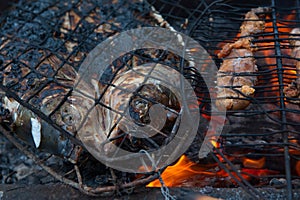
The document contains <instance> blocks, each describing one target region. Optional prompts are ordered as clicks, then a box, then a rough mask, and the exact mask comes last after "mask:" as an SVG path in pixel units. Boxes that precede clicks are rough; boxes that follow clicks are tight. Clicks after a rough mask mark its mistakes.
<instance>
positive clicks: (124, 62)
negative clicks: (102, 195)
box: [0, 0, 194, 156]
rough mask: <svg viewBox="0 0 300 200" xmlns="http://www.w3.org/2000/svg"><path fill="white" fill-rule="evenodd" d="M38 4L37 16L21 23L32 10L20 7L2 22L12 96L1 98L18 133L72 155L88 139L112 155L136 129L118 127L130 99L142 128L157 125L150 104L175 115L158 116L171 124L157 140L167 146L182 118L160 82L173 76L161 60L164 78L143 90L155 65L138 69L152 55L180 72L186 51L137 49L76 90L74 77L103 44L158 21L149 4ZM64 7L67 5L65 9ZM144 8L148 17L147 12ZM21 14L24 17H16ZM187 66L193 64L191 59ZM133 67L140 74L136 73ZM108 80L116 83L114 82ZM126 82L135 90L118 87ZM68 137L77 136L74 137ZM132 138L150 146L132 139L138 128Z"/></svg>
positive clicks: (130, 144)
mask: <svg viewBox="0 0 300 200" xmlns="http://www.w3.org/2000/svg"><path fill="white" fill-rule="evenodd" d="M36 3H37V4H38V5H40V6H41V8H38V6H37V7H36V8H35V10H34V11H35V12H37V13H38V12H40V13H39V14H38V15H34V16H35V17H33V16H31V17H33V18H34V19H33V20H31V21H30V22H27V21H26V20H22V19H26V16H23V17H22V15H27V14H28V13H29V14H30V13H31V12H29V11H28V12H26V13H23V12H18V11H17V10H16V11H14V12H12V13H11V14H10V15H8V17H7V18H6V21H5V23H3V25H2V27H1V29H2V32H1V37H2V41H3V42H2V43H1V51H0V55H5V57H3V62H2V65H1V67H2V69H3V70H2V71H1V72H0V78H1V81H2V82H1V84H0V86H1V89H2V90H4V92H5V93H6V97H4V98H3V99H2V101H3V105H4V108H5V109H6V110H8V111H9V112H10V115H11V118H12V119H11V124H10V126H11V128H12V130H13V131H15V132H16V134H17V135H18V136H19V137H20V138H22V139H23V140H25V141H26V142H27V143H29V144H31V145H33V146H34V147H36V148H38V149H41V150H47V151H48V152H50V153H54V154H61V155H63V156H67V155H69V154H70V153H72V152H73V151H72V149H73V147H74V145H82V143H83V144H84V145H85V146H87V145H90V146H96V147H97V148H98V147H99V146H101V144H102V145H103V147H104V152H105V153H111V152H112V151H113V147H114V146H115V145H114V144H119V143H120V142H119V140H118V137H119V136H120V135H122V133H124V132H126V131H127V132H130V131H131V132H132V130H128V129H127V130H124V128H125V129H126V127H123V129H121V128H120V127H119V126H118V125H117V126H115V124H117V123H118V118H119V117H120V116H119V115H118V114H116V112H118V111H121V110H122V109H123V108H124V107H125V106H126V103H128V102H127V101H130V105H129V113H130V117H132V118H133V119H134V120H135V122H136V123H137V124H140V125H141V126H142V125H144V124H148V123H150V121H151V120H150V116H151V112H150V108H151V107H152V106H153V105H154V104H157V103H159V104H161V105H163V106H165V107H168V108H169V109H170V110H171V111H172V112H173V113H172V112H171V111H169V112H166V113H160V114H162V116H159V115H158V119H163V118H165V117H166V126H163V127H160V128H162V129H164V130H163V131H162V132H160V136H159V137H158V138H156V139H155V138H153V139H154V140H155V141H156V142H157V143H161V144H162V143H163V141H164V140H162V139H161V138H167V135H168V134H169V133H170V132H171V130H170V128H172V125H174V122H175V119H176V118H175V115H174V112H178V111H179V110H180V107H179V104H178V101H177V100H176V98H175V97H174V94H172V92H171V91H170V90H169V89H168V88H167V87H165V86H164V85H163V84H161V83H160V81H159V80H165V79H167V80H168V81H171V79H172V78H173V77H174V76H173V74H172V73H169V72H168V71H167V70H166V69H165V68H164V67H162V66H160V65H159V66H160V67H156V68H155V71H154V72H153V76H155V77H156V79H157V80H152V81H150V80H148V81H146V82H145V85H144V86H143V87H140V88H139V87H138V84H139V83H142V82H143V80H144V79H145V76H146V73H148V72H149V71H150V70H149V68H146V67H145V68H142V69H136V68H135V67H136V66H137V65H141V64H143V63H145V60H148V62H149V59H153V60H159V61H160V62H165V64H166V65H168V63H169V64H171V65H172V67H173V68H175V69H177V70H179V65H180V64H181V61H180V59H181V58H180V57H179V56H177V55H174V54H172V53H171V52H169V53H166V51H162V50H157V51H155V50H139V51H136V52H134V53H133V54H135V55H133V54H126V55H124V56H123V57H121V58H120V59H118V60H116V61H113V63H112V65H110V66H107V69H106V71H105V73H104V77H101V78H102V79H101V80H92V81H91V82H90V83H86V84H81V85H80V87H79V88H78V87H76V90H73V89H74V88H73V87H74V85H75V80H76V79H80V77H79V74H78V72H77V71H78V68H79V66H80V64H81V63H82V62H83V60H84V58H85V57H86V55H87V54H88V53H89V52H90V51H91V50H92V49H93V48H94V47H95V46H96V45H98V44H99V43H100V42H101V41H103V40H105V39H106V38H108V37H111V36H114V35H116V34H118V33H120V32H121V31H125V30H127V29H131V28H138V27H141V26H154V25H156V24H157V23H158V24H159V23H160V22H161V21H160V18H159V20H158V21H157V19H156V18H155V17H153V16H155V15H154V14H153V13H152V10H151V9H150V7H147V4H144V3H143V1H138V0H137V1H124V0H120V1H113V2H107V3H105V2H98V1H92V0H90V1H72V3H70V2H59V1H55V2H52V1H43V2H39V1H37V2H36ZM29 5H30V6H29ZM29 5H28V8H27V6H26V5H25V6H24V9H32V8H31V7H32V6H33V7H34V6H35V3H32V4H29ZM60 6H61V7H64V8H65V9H58V8H57V7H60ZM44 7H47V9H43V8H44ZM140 9H142V10H140ZM141 12H143V14H144V15H140V13H141ZM145 13H148V15H145ZM15 15H17V16H18V19H19V18H20V20H15ZM164 26H166V24H165V23H164ZM143 59H144V60H143ZM184 63H185V64H184V65H185V66H188V62H186V61H184ZM132 69H134V71H136V72H138V73H139V74H137V73H134V72H129V71H130V70H132ZM191 70H193V69H191ZM173 71H174V69H173ZM184 71H185V70H184ZM185 72H186V71H185ZM118 73H120V74H118ZM193 73H194V72H193ZM140 74H142V75H140ZM107 80H111V81H112V82H110V83H107V82H106V81H107ZM174 82H177V83H179V82H180V81H179V80H177V81H174ZM107 85H109V87H108V89H107V90H106V89H105V88H106V87H107ZM111 85H113V86H111ZM115 85H117V86H118V87H117V88H115V87H114V86H115ZM120 87H122V88H123V90H127V91H130V92H129V93H128V92H127V93H126V92H124V91H123V92H122V91H120V90H118V89H119V88H120ZM135 90H137V92H136V93H134V92H135ZM89 94H92V96H89ZM133 94H135V95H133ZM101 95H103V99H102V100H101V103H103V104H104V105H106V106H107V107H105V106H99V105H97V106H96V108H95V109H92V108H93V106H94V105H95V104H96V100H97V98H99V96H101ZM123 100H124V101H123ZM125 100H126V101H125ZM113 109H115V110H113ZM89 110H92V111H91V112H89ZM3 123H5V122H3ZM51 124H52V125H54V126H55V127H56V128H59V130H60V131H58V130H56V129H55V128H53V127H52V125H51ZM79 129H84V130H87V131H86V132H85V133H84V136H81V135H80V134H77V132H78V130H79ZM158 132H159V131H158ZM65 134H68V136H70V139H71V141H70V140H69V137H67V138H66V137H65ZM127 135H128V137H127V138H126V142H127V143H126V145H127V148H129V149H130V150H132V151H138V150H139V149H147V148H149V147H148V146H147V145H145V144H144V143H143V142H145V140H138V139H136V137H133V136H132V135H134V133H132V134H131V135H130V134H127ZM105 143H106V144H105ZM148 143H149V142H148ZM104 144H105V145H104ZM92 149H93V148H90V150H91V151H93V150H92ZM94 150H97V149H96V148H95V149H94Z"/></svg>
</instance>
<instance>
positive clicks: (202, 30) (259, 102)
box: [150, 0, 300, 199]
mask: <svg viewBox="0 0 300 200" xmlns="http://www.w3.org/2000/svg"><path fill="white" fill-rule="evenodd" d="M150 1H151V0H150ZM159 2H160V3H162V5H160V4H158V5H160V6H161V9H159V8H157V7H156V9H157V10H158V11H160V12H161V13H162V15H163V16H164V17H165V19H166V20H167V21H168V19H170V23H171V25H172V20H175V21H176V19H175V18H176V17H175V16H174V15H172V10H173V8H172V9H170V11H169V13H168V12H167V13H164V12H163V11H164V9H165V8H164V6H165V7H166V5H170V4H172V5H171V6H173V5H174V6H176V3H175V2H173V1H168V2H166V1H164V0H162V1H159ZM228 2H230V1H228ZM268 2H269V3H266V4H265V5H264V6H269V7H272V13H271V15H272V19H271V20H272V26H273V29H274V33H264V34H262V35H266V36H268V35H269V36H273V37H272V39H258V40H257V42H258V43H260V42H267V41H268V40H269V41H275V51H276V55H275V56H269V57H273V58H274V59H275V60H276V66H277V67H276V68H274V69H268V68H264V70H263V71H261V70H260V71H259V73H258V74H257V75H263V74H264V73H265V74H266V75H268V74H271V75H272V74H277V75H278V78H277V80H276V79H271V78H268V76H266V77H265V76H263V77H262V79H265V81H266V82H268V81H270V80H272V81H273V83H272V84H276V82H277V83H278V84H276V88H278V91H280V95H279V96H272V95H270V96H263V97H260V96H257V97H255V98H251V102H252V103H255V104H256V106H258V107H260V110H254V111H252V110H250V111H249V110H245V111H239V113H237V112H235V111H229V114H230V115H232V116H235V115H236V116H243V117H247V116H259V115H262V114H264V115H266V116H267V117H268V118H270V119H271V120H272V121H274V122H276V123H278V124H279V125H280V126H281V128H280V129H278V130H277V129H275V130H270V131H271V132H269V133H267V134H266V133H262V134H261V136H266V135H268V134H269V135H274V134H281V135H282V138H283V142H278V143H269V144H268V145H267V146H270V147H277V148H279V147H284V161H285V169H286V172H285V177H286V179H287V184H286V189H287V194H288V195H287V198H288V199H292V183H291V180H292V177H291V165H290V153H289V149H290V148H294V149H298V150H299V147H298V146H297V145H293V144H291V143H290V142H289V140H288V136H287V134H288V132H290V133H291V132H292V133H295V134H298V135H299V134H300V133H299V132H298V131H293V130H288V127H287V125H292V126H299V124H297V123H293V122H290V121H287V119H286V112H289V113H295V114H297V115H299V114H300V111H299V110H295V109H289V108H286V107H285V105H284V101H285V100H284V98H285V97H284V94H283V87H284V86H286V81H285V82H284V81H283V74H284V73H285V72H284V67H283V65H282V62H281V59H282V58H290V56H286V55H283V54H281V52H280V50H281V47H280V42H281V41H282V40H286V39H282V38H279V33H278V27H277V25H276V22H277V11H279V10H277V9H278V8H279V7H280V3H278V1H277V2H276V3H277V5H275V1H274V0H272V2H271V1H268ZM152 3H154V4H155V1H152ZM179 4H180V1H177V5H178V7H179V8H180V7H181V5H179ZM200 4H201V6H202V10H201V11H206V12H208V13H214V12H215V13H218V12H224V13H225V15H226V14H227V15H230V14H231V13H234V12H231V13H230V11H226V10H218V9H217V10H214V9H215V7H213V8H212V9H209V10H206V9H205V8H206V6H208V4H205V3H203V1H201V3H199V5H200ZM296 4H297V8H298V9H299V5H300V3H299V1H297V2H296ZM219 5H221V3H220V4H219ZM223 5H225V6H226V7H231V6H229V5H226V4H223ZM241 5H242V4H241ZM247 6H250V7H257V6H260V5H254V4H251V5H247ZM247 6H246V7H243V6H241V7H242V8H241V9H244V12H243V13H242V14H241V15H240V17H243V15H244V13H246V12H247V11H249V10H250V8H247ZM276 6H277V7H276ZM195 7H196V6H195ZM197 8H199V6H198V7H197ZM280 8H281V7H280ZM185 9H186V8H185ZM234 9H235V8H234V6H233V7H232V10H234ZM281 9H282V10H281V11H284V12H289V11H292V10H293V9H295V8H294V7H285V8H281ZM236 10H237V11H239V12H238V13H241V12H240V10H239V8H236ZM201 11H196V12H193V13H197V14H198V15H200V16H203V15H204V13H201ZM208 13H206V14H208ZM233 15H234V14H233ZM186 16H188V17H187V18H188V19H189V20H190V17H191V15H186ZM212 16H213V15H212ZM299 16H300V14H299V12H297V19H296V20H295V21H294V20H288V21H287V22H292V23H296V24H297V23H298V22H299V19H300V17H299ZM177 18H179V19H180V17H177ZM191 18H192V17H191ZM234 18H236V20H238V21H240V22H242V20H241V19H239V17H238V14H237V16H234ZM201 20H203V21H204V20H205V19H201V18H199V19H198V22H200V23H199V24H197V23H195V24H193V25H192V26H195V27H196V28H195V27H189V28H190V30H194V31H192V32H191V33H190V36H192V37H193V38H194V39H196V40H197V41H200V43H201V44H204V46H205V44H217V43H220V42H230V40H231V39H230V37H229V36H230V35H224V36H223V37H216V38H213V37H212V38H210V37H207V38H205V37H201V36H203V35H204V36H205V35H206V33H207V31H206V30H207V29H210V27H209V23H202V22H201ZM178 21H180V22H183V21H184V18H181V19H180V20H178ZM178 21H177V23H176V22H174V23H173V24H175V27H176V28H175V29H176V30H179V31H182V32H184V33H186V30H182V28H181V27H180V26H178V24H180V23H178ZM281 21H282V22H285V20H284V19H282V20H281ZM176 25H177V26H176ZM197 26H198V28H197ZM287 27H291V25H287ZM224 29H225V28H224ZM211 30H213V27H212V28H211ZM212 32H213V31H212ZM281 34H282V33H281ZM283 34H284V33H283ZM285 34H286V35H287V37H288V35H289V34H288V33H285ZM207 35H209V34H207ZM220 35H222V33H220ZM231 36H233V37H234V36H235V35H231ZM254 42H256V41H254ZM273 48H274V47H273V46H269V47H266V46H264V47H262V49H265V50H266V49H273ZM207 49H208V51H210V52H213V51H214V50H215V49H217V48H216V47H215V45H211V46H210V45H208V48H207ZM212 54H213V53H212ZM212 56H214V55H212ZM258 57H259V56H258ZM265 57H266V56H265V55H264V56H261V58H265ZM265 65H266V64H265ZM292 67H293V68H294V67H295V66H292ZM273 86H274V85H273ZM256 88H257V89H258V93H260V91H262V92H274V87H273V88H272V86H271V85H270V86H269V88H270V89H269V91H268V90H267V88H268V86H266V85H258V86H256ZM276 91H277V90H276ZM278 99H279V100H278ZM270 102H273V103H278V104H279V107H278V108H275V109H265V108H264V107H263V106H264V104H265V103H270ZM276 112H280V113H281V119H276V118H274V117H272V114H273V113H276ZM243 135H244V136H251V135H252V134H251V133H247V134H241V133H236V134H235V133H229V134H226V135H225V136H224V137H234V136H239V137H243ZM258 135H260V134H258ZM258 135H256V136H258ZM253 136H255V135H254V134H253ZM232 145H233V146H234V144H232ZM229 146H230V145H229ZM236 146H237V147H238V146H239V145H238V144H237V145H236ZM248 146H253V147H254V148H253V150H254V152H253V153H254V154H253V155H268V156H272V157H276V156H278V155H281V154H270V153H269V154H267V153H259V152H257V153H256V152H255V149H256V147H255V144H253V145H251V144H248ZM263 146H264V145H263ZM258 149H259V148H258ZM217 151H219V150H218V149H217ZM221 157H222V158H225V157H223V156H221ZM217 162H218V161H217ZM228 162H230V161H228ZM235 171H236V170H235ZM274 177H275V176H274ZM239 184H240V183H239Z"/></svg>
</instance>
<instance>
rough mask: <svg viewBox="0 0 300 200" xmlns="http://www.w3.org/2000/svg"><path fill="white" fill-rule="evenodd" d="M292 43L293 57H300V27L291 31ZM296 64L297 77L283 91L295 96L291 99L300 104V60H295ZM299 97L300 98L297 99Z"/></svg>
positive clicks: (290, 96)
mask: <svg viewBox="0 0 300 200" xmlns="http://www.w3.org/2000/svg"><path fill="white" fill-rule="evenodd" d="M290 34H291V36H290V39H291V40H290V45H291V46H292V47H293V50H292V55H291V57H292V58H295V59H299V58H300V28H294V29H293V30H292V31H291V32H290ZM295 65H296V74H297V79H296V80H294V81H293V82H292V83H291V84H289V85H288V86H287V87H286V88H284V90H283V92H284V94H285V96H286V97H288V98H294V99H295V100H294V99H293V100H289V101H290V102H292V103H296V104H300V61H298V60H297V61H295ZM297 98H298V99H299V100H297Z"/></svg>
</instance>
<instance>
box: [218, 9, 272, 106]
mask: <svg viewBox="0 0 300 200" xmlns="http://www.w3.org/2000/svg"><path fill="white" fill-rule="evenodd" d="M268 10H269V8H263V7H259V8H256V9H252V10H251V11H249V12H248V13H247V14H246V15H245V21H244V22H243V23H242V25H241V27H240V31H241V34H240V35H241V38H239V39H238V40H237V41H236V42H234V43H227V44H226V45H225V46H224V47H223V48H222V50H221V51H220V52H219V53H218V57H219V58H223V59H224V61H223V63H222V65H221V67H220V69H219V71H218V73H217V86H218V89H219V91H218V95H217V98H218V99H217V101H216V105H217V107H218V108H219V109H221V110H224V109H226V110H239V109H245V108H246V107H247V106H248V105H249V103H250V102H249V101H248V100H244V99H242V98H244V96H251V95H253V94H254V92H255V89H254V88H253V86H254V85H255V84H256V82H257V77H256V76H254V75H253V73H255V72H256V71H257V66H256V64H255V63H256V60H255V59H254V58H253V52H255V50H256V49H255V48H254V47H253V45H252V43H251V40H252V39H253V36H252V35H253V34H257V33H261V32H263V31H264V28H265V21H264V20H263V17H264V16H265V15H264V14H261V15H260V14H259V13H265V12H268Z"/></svg>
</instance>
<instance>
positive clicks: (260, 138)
mask: <svg viewBox="0 0 300 200" xmlns="http://www.w3.org/2000/svg"><path fill="white" fill-rule="evenodd" d="M148 2H149V4H148V3H147V2H140V1H131V2H127V1H113V2H108V1H107V2H97V1H92V0H89V1H79V0H78V1H70V2H69V1H65V2H60V1H36V2H21V3H20V4H19V5H17V6H16V8H15V9H13V10H12V11H10V12H9V14H8V15H7V16H6V17H3V18H2V19H1V20H2V21H1V33H0V35H1V46H0V47H1V51H0V61H1V74H0V77H1V81H2V84H1V86H0V87H1V89H2V90H3V91H4V92H5V94H6V95H7V96H9V97H12V98H14V99H15V100H17V101H18V102H19V103H20V104H21V105H23V106H24V107H26V108H28V109H30V110H32V111H33V112H34V113H36V114H37V115H38V116H39V117H41V118H42V119H43V120H44V121H45V122H46V123H48V124H49V126H54V127H55V128H56V129H58V130H59V131H60V132H62V133H64V137H68V138H70V140H71V141H72V144H73V145H79V146H81V142H80V141H78V140H77V139H76V137H73V135H71V134H70V133H69V132H68V131H66V130H65V129H64V128H62V127H61V126H60V125H59V124H56V123H55V122H54V121H55V119H56V116H57V115H56V113H57V112H58V111H59V110H60V107H61V106H63V104H64V102H66V101H67V97H68V96H70V95H71V86H72V84H73V83H74V82H73V81H74V80H72V78H73V77H74V74H76V72H73V71H74V70H75V71H76V70H78V68H79V66H80V64H81V63H82V62H83V60H84V58H85V56H86V55H87V54H88V53H89V52H90V51H91V50H92V49H93V48H94V47H95V46H96V45H97V44H98V43H100V42H101V41H103V40H105V39H106V38H107V37H109V36H112V35H114V34H116V33H119V32H121V31H124V30H129V29H131V28H137V27H140V26H155V25H157V24H159V23H158V21H157V20H156V19H155V18H154V17H153V12H154V11H153V10H152V9H151V5H153V6H154V8H155V10H156V11H157V12H159V13H160V14H161V15H162V16H163V18H164V19H165V20H166V21H167V22H169V23H170V25H171V26H173V27H174V28H175V29H176V30H177V31H180V32H182V33H185V34H187V35H189V36H191V37H192V38H194V39H196V40H197V41H198V42H199V43H200V44H201V45H202V46H203V47H205V49H206V50H207V51H208V52H209V53H210V55H211V56H212V58H213V59H214V61H215V62H216V63H217V65H218V66H219V65H220V63H221V62H222V61H221V60H220V59H218V58H217V56H216V54H217V52H218V51H219V50H220V49H221V47H222V45H224V44H225V43H228V42H231V43H232V42H234V41H236V40H237V38H236V35H237V33H238V31H239V27H240V25H241V23H242V22H243V18H244V15H245V13H247V12H248V11H249V10H251V8H256V7H259V6H267V7H271V8H272V11H271V12H270V13H268V18H267V20H266V22H267V27H266V31H265V32H264V33H261V34H259V35H257V37H255V40H254V41H253V43H254V44H255V45H256V46H257V47H258V50H257V52H256V53H255V58H256V60H257V65H258V68H259V71H258V72H257V73H256V76H257V77H258V80H259V82H258V84H257V85H256V86H255V89H256V93H255V97H252V98H249V100H250V101H251V104H250V106H249V107H248V108H247V109H245V110H238V111H228V112H227V119H228V120H227V121H226V124H225V130H224V133H223V134H222V136H221V139H220V141H219V146H218V147H217V148H215V149H214V152H213V153H211V154H210V155H209V158H206V159H203V160H197V156H195V155H197V153H198V152H196V154H194V153H193V152H194V151H197V150H195V149H197V148H199V146H197V141H199V140H201V139H199V138H202V137H203V133H201V132H203V131H205V128H203V129H202V130H199V135H198V137H199V138H196V139H195V141H196V142H194V143H193V145H192V147H191V148H190V149H189V150H188V152H187V153H186V154H187V155H189V157H190V159H191V160H194V161H197V162H198V163H199V164H200V165H201V163H207V162H209V163H210V164H211V163H213V164H215V163H216V164H217V165H218V166H219V167H220V168H221V169H222V170H224V171H225V172H226V173H227V174H229V175H230V176H231V177H232V179H233V180H234V182H235V183H236V184H232V182H231V183H226V181H225V183H224V182H222V183H220V181H219V182H218V181H216V183H212V185H213V186H223V187H224V185H222V184H225V187H235V186H240V187H242V188H243V189H244V190H245V192H247V193H249V194H250V195H251V196H252V197H261V198H264V196H263V194H261V193H260V192H259V190H257V189H256V187H257V186H260V187H270V186H273V185H272V184H271V182H272V180H273V182H274V180H275V179H276V180H279V179H280V178H283V179H285V181H286V182H285V183H283V184H281V185H279V186H278V185H275V187H280V188H281V187H283V188H286V190H287V196H286V198H287V199H292V198H293V197H292V195H293V191H292V189H293V188H299V184H300V183H299V179H300V174H299V173H300V170H299V169H298V168H299V167H300V164H299V163H300V158H299V152H300V142H299V141H300V109H299V106H298V105H296V104H292V103H290V102H289V99H287V98H285V96H284V93H283V88H284V87H285V86H287V85H288V84H290V83H291V82H292V80H294V79H295V78H296V75H295V73H291V72H290V71H291V70H295V65H294V64H293V62H294V60H295V58H293V57H292V56H291V55H290V51H291V48H292V47H291V46H290V45H289V43H288V42H289V40H290V39H289V31H291V29H292V28H295V27H299V22H300V21H299V20H300V19H299V15H300V14H299V9H300V7H299V5H300V3H299V1H293V2H284V1H275V0H273V1H264V2H261V1H257V2H251V3H247V2H246V3H243V4H242V3H241V2H240V1H209V0H208V1H193V2H187V1H183V0H181V1H164V0H149V1H148ZM99 13H100V15H99ZM153 54H155V56H154V57H156V58H157V57H160V58H161V59H160V60H159V62H161V63H168V62H172V63H173V65H175V67H174V68H176V67H178V66H179V67H180V66H181V64H180V63H181V62H180V58H179V57H176V56H174V55H172V54H170V53H168V52H165V51H151V50H150V51H149V50H141V51H135V52H132V53H131V54H129V55H126V56H124V57H122V58H121V59H120V60H119V61H116V63H114V65H116V66H117V67H123V66H126V65H128V63H129V62H132V60H135V62H146V61H145V60H148V61H149V59H150V60H151V59H152V60H153ZM162 54H167V55H168V56H161V55H162ZM152 60H151V61H152ZM118 65H119V66H118ZM184 69H185V70H186V71H185V74H184V75H185V77H189V75H191V73H192V71H193V69H192V68H191V67H190V66H188V64H187V63H185V68H184ZM66 72H69V74H68V76H65V74H66ZM191 82H192V83H194V88H195V89H199V90H200V92H199V93H200V94H204V96H201V95H200V96H199V99H200V107H201V111H202V113H203V114H206V115H209V114H210V107H209V102H208V101H207V100H208V99H209V97H208V96H207V94H206V92H207V91H206V89H205V87H204V86H203V83H202V80H201V79H200V80H199V79H198V78H197V79H195V80H194V79H193V78H192V80H191ZM199 85H200V86H199ZM55 94H57V96H58V97H59V98H58V99H59V101H58V103H57V104H56V106H55V108H54V109H53V110H51V112H50V113H48V114H45V113H44V112H43V111H41V110H40V106H41V105H42V104H43V103H42V100H43V98H45V97H47V96H50V95H54V96H55ZM213 101H214V99H213ZM203 126H204V127H205V125H203ZM7 129H8V127H7V126H5V125H3V128H2V132H3V133H5V132H7ZM6 135H7V134H6ZM7 136H8V137H10V139H11V140H13V141H15V143H17V144H18V145H21V146H20V148H23V149H24V146H25V147H26V149H28V150H27V151H28V152H27V153H28V154H29V155H31V157H32V158H33V159H35V160H37V161H38V163H40V164H42V165H43V166H44V167H45V168H46V169H48V170H49V171H50V172H51V173H52V174H53V175H54V176H56V178H58V179H59V180H62V179H63V178H62V177H65V178H67V179H65V180H64V181H65V182H67V183H69V184H71V185H73V186H74V187H77V188H79V189H83V188H82V186H81V185H80V183H81V182H83V183H84V184H85V185H88V186H87V187H88V189H86V188H85V192H88V193H89V192H91V191H92V192H91V193H99V192H104V191H114V190H116V189H117V188H119V187H120V186H121V187H132V186H138V185H144V184H146V183H147V182H149V181H150V180H152V179H154V178H156V177H157V176H158V174H144V175H142V176H140V177H139V178H137V177H136V175H134V174H128V173H122V172H118V171H114V170H111V169H108V168H105V167H104V166H102V164H100V163H98V162H97V161H95V160H94V159H93V158H92V157H91V156H90V155H89V154H88V153H87V152H85V151H84V153H83V155H81V156H80V158H79V161H78V162H77V164H75V165H73V164H70V163H69V164H63V166H61V165H58V166H55V167H52V168H50V167H49V165H48V164H49V163H47V161H48V159H49V158H50V156H49V154H47V153H46V154H45V153H41V152H39V151H37V150H35V149H34V148H31V147H27V146H26V145H25V144H24V143H22V142H20V141H19V140H18V138H13V137H11V134H9V135H7ZM194 148H195V149H194ZM210 158H213V159H212V160H210ZM57 159H58V158H57ZM245 159H252V160H261V159H264V166H263V167H261V168H262V169H266V170H269V173H267V172H266V174H263V173H260V174H253V173H251V172H249V171H246V170H243V169H242V168H243V167H245V166H243V165H245V162H244V160H245ZM60 163H61V162H60ZM95 163H96V166H94V167H91V166H92V165H93V164H94V165H95ZM47 166H48V167H47ZM70 166H71V167H70ZM74 166H75V167H74ZM73 167H74V168H73ZM88 168H89V170H87V169H88ZM74 169H75V170H74ZM77 169H78V170H77ZM99 169H101V170H99ZM270 171H276V173H274V174H272V173H270ZM76 172H80V173H81V175H80V176H78V173H76ZM257 172H262V171H259V170H257ZM246 176H247V177H248V178H245V177H246ZM95 177H97V180H98V182H97V184H98V185H97V184H96V183H95V182H96V181H95ZM99 177H100V178H99ZM103 177H104V178H103ZM115 177H117V178H115ZM101 178H103V179H101ZM81 179H82V180H81ZM99 179H101V181H99ZM104 179H106V180H104ZM109 179H111V180H112V181H109ZM117 180H118V181H117ZM99 182H100V183H99ZM116 182H117V183H116ZM214 184H215V185H214ZM218 184H219V185H218ZM95 186H98V187H97V188H96V189H92V188H94V187H95Z"/></svg>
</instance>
